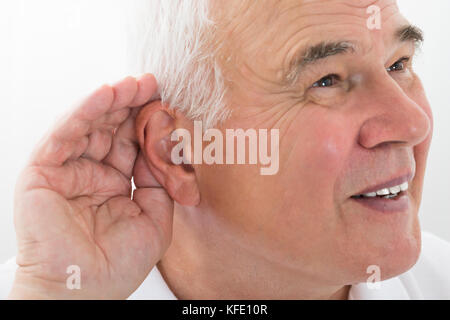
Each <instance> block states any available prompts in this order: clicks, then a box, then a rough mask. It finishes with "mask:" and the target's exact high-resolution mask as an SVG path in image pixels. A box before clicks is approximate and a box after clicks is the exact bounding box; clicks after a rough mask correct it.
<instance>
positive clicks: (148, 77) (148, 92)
mask: <svg viewBox="0 0 450 320" xmlns="http://www.w3.org/2000/svg"><path fill="white" fill-rule="evenodd" d="M157 88H158V84H157V83H156V79H155V76H153V75H152V74H149V73H147V74H144V75H143V76H142V77H141V78H140V79H139V80H138V91H137V93H136V95H135V97H134V99H133V101H132V102H131V103H130V106H132V107H135V106H142V105H144V104H145V103H147V102H148V101H149V100H151V99H152V98H154V97H155V96H156V94H157Z"/></svg>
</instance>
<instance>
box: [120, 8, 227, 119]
mask: <svg viewBox="0 0 450 320" xmlns="http://www.w3.org/2000/svg"><path fill="white" fill-rule="evenodd" d="M127 3H128V4H129V2H128V1H127ZM134 3H135V4H137V6H135V7H134V8H132V10H134V13H133V19H132V20H131V21H130V23H131V24H132V27H133V29H134V31H136V33H135V34H134V35H135V37H134V38H132V43H133V44H134V45H133V47H132V50H131V57H130V58H131V59H132V63H133V65H134V69H135V70H136V71H137V72H138V73H141V74H142V73H152V74H154V75H155V77H156V80H157V82H158V86H159V91H158V93H159V96H160V97H161V100H162V102H163V103H168V104H169V105H170V107H171V108H177V109H178V110H180V111H181V112H182V113H183V114H184V115H185V116H186V117H188V118H189V119H192V120H194V119H199V120H202V121H203V127H204V128H209V127H211V126H213V125H215V124H216V123H217V122H220V121H222V120H224V119H225V118H226V117H227V116H228V115H229V111H227V110H226V108H225V102H224V100H225V98H224V97H225V92H226V87H225V82H224V78H223V74H222V72H221V69H220V67H219V64H218V60H217V59H216V56H217V55H216V51H217V49H218V48H217V46H215V45H214V44H213V35H214V31H215V23H214V22H213V21H212V20H210V18H209V4H210V1H209V0H139V1H134Z"/></svg>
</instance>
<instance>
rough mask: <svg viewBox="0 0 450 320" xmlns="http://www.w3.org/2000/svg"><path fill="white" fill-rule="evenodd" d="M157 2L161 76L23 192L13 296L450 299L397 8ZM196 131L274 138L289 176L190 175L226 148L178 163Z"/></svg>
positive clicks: (101, 107) (444, 247)
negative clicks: (424, 200) (431, 224)
mask: <svg viewBox="0 0 450 320" xmlns="http://www.w3.org/2000/svg"><path fill="white" fill-rule="evenodd" d="M147 5H148V6H149V7H148V8H147V10H141V12H143V13H144V14H145V15H146V19H145V23H144V24H143V25H142V26H141V30H142V33H141V37H138V39H139V50H140V52H141V54H139V55H137V56H136V60H137V61H138V62H140V63H141V68H142V70H143V72H144V73H145V75H144V76H142V77H141V78H139V79H134V78H131V77H129V78H126V79H124V80H122V81H120V82H119V83H117V84H115V85H113V86H108V85H105V86H103V87H101V88H100V89H98V90H96V91H95V92H94V93H93V94H92V95H90V96H89V97H88V98H86V99H85V100H84V102H82V103H81V104H80V106H79V107H77V108H76V109H75V110H74V111H73V112H72V113H71V114H69V115H68V116H67V117H66V118H64V119H63V120H61V122H60V123H58V124H57V125H56V127H55V128H54V129H53V130H52V131H50V133H49V134H48V135H47V136H46V137H45V138H44V139H43V140H42V143H41V144H40V145H39V146H38V147H37V148H36V150H35V152H34V153H33V155H32V157H31V159H30V161H29V165H28V166H27V167H26V168H25V170H24V171H23V174H22V175H21V176H20V178H19V180H18V184H17V187H16V197H15V226H16V233H17V242H18V254H17V257H16V258H15V260H12V261H10V262H8V263H7V264H5V265H4V266H3V267H2V268H3V271H2V272H1V273H0V274H1V278H0V279H2V287H3V288H8V293H5V294H8V296H9V298H12V299H27V298H38V299H40V298H43V299H47V298H48V299H52V298H62V299H66V298H67V299H71V298H88V299H96V298H114V299H116V298H119V299H121V298H128V297H130V296H131V298H144V299H145V298H159V299H165V298H179V299H369V298H381V299H388V298H405V299H420V298H450V276H449V275H447V274H445V273H442V274H439V272H438V270H450V245H449V244H448V243H446V242H444V241H442V240H440V239H438V238H436V237H434V236H432V235H430V234H426V233H424V234H423V235H422V233H421V229H420V225H419V220H418V210H419V206H420V201H421V195H422V185H423V179H424V172H425V166H426V158H427V153H428V149H429V145H430V140H431V135H432V115H431V110H430V106H429V104H428V101H427V99H426V97H425V92H424V90H423V87H422V85H421V82H420V80H419V78H418V77H417V75H416V74H415V73H414V71H413V68H412V64H413V57H414V52H415V48H416V47H417V44H418V43H420V42H421V41H422V33H421V32H420V30H419V29H418V28H416V27H414V26H412V25H410V24H409V23H408V21H406V20H405V18H403V17H402V15H401V14H400V12H399V10H398V7H397V5H396V2H395V1H394V0H378V1H374V0H361V1H355V0H328V1H325V0H278V1H277V0H261V1H255V0H248V1H242V0H239V1H200V0H199V1H185V0H183V1H175V0H174V1H165V0H161V1H153V2H151V1H148V2H147ZM139 58H141V60H139ZM149 73H151V74H149ZM196 120H201V121H202V125H203V131H205V135H206V132H208V130H206V129H215V130H216V131H215V132H216V133H217V132H221V133H223V136H226V131H227V130H229V129H242V130H243V131H244V132H248V131H247V130H255V132H257V133H260V132H265V131H261V130H264V129H266V130H269V131H271V130H277V131H276V132H277V134H278V135H273V136H270V139H269V134H267V135H266V138H267V139H269V140H272V141H271V142H274V141H275V140H276V138H277V137H279V139H278V140H277V141H275V143H273V144H270V143H269V145H272V146H275V148H269V151H270V152H271V153H272V154H271V155H272V156H274V153H277V155H276V159H278V166H277V167H278V169H277V170H276V171H274V172H272V173H271V174H261V168H262V167H264V166H265V165H264V164H263V163H262V161H258V162H257V163H250V161H245V163H243V164H238V163H234V164H231V163H229V162H224V161H220V159H219V158H218V157H217V158H214V159H215V160H217V161H209V163H206V161H189V159H190V160H192V159H194V160H195V154H194V153H195V150H197V148H201V149H202V150H203V149H205V148H207V147H208V145H209V144H212V143H215V142H216V140H217V139H218V138H217V137H219V136H218V135H216V136H215V139H211V137H210V139H209V142H208V141H203V140H205V139H202V140H201V141H200V142H199V141H198V139H195V138H194V140H196V143H200V145H199V146H197V147H195V146H192V148H190V143H192V144H194V141H193V140H192V141H189V140H186V137H185V139H183V141H185V142H186V141H188V142H189V143H188V144H186V143H185V144H184V145H183V146H182V148H181V153H180V156H182V158H183V159H184V160H186V159H187V161H183V162H181V163H180V162H175V161H174V152H173V151H174V149H175V148H178V147H179V146H178V141H177V139H176V137H175V139H174V136H173V133H174V132H177V131H178V132H180V130H184V131H183V132H184V133H186V132H187V133H190V134H191V136H192V137H194V136H195V134H196V132H195V130H196V122H195V121H196ZM269 131H267V132H269ZM247 138H248V141H249V145H248V149H251V148H252V147H254V146H251V144H252V141H251V139H250V138H249V137H247ZM259 138H261V137H259ZM263 138H264V137H263ZM180 140H181V139H180ZM206 140H208V139H206ZM212 140H214V142H212ZM253 143H254V141H253ZM187 146H189V148H188V147H187ZM259 148H261V146H259ZM231 150H233V151H237V150H238V149H237V148H234V147H232V148H230V149H228V148H226V149H225V146H224V145H223V144H217V145H216V148H215V152H214V153H211V154H212V155H213V156H214V157H215V156H217V153H220V152H224V153H228V152H231ZM178 151H180V149H177V152H178ZM175 153H176V152H175ZM227 156H228V155H227ZM234 156H238V155H234V154H233V157H234ZM249 157H250V154H249ZM246 158H247V157H246V156H245V159H246ZM218 159H219V160H218ZM272 159H275V158H272ZM132 179H134V184H135V186H136V189H135V190H134V192H133V193H132ZM421 248H422V250H421ZM14 275H15V276H14ZM77 277H78V278H77ZM377 281H381V282H377ZM366 282H368V283H366Z"/></svg>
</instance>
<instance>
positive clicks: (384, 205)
mask: <svg viewBox="0 0 450 320" xmlns="http://www.w3.org/2000/svg"><path fill="white" fill-rule="evenodd" d="M352 201H355V202H357V203H359V204H360V205H362V206H364V207H366V208H369V209H371V210H374V211H377V212H382V213H394V212H406V211H407V210H408V209H409V208H410V198H409V193H408V191H402V192H400V193H399V195H398V196H397V197H396V198H394V199H385V198H380V197H374V198H358V199H355V198H352Z"/></svg>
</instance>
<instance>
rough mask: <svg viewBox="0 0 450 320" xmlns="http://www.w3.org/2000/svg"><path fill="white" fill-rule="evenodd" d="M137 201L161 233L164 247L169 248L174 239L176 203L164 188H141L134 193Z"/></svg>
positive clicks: (134, 198)
mask: <svg viewBox="0 0 450 320" xmlns="http://www.w3.org/2000/svg"><path fill="white" fill-rule="evenodd" d="M133 201H135V202H136V203H137V204H138V205H139V207H140V208H141V209H142V212H143V214H144V215H146V216H147V217H148V218H149V219H151V221H153V223H154V224H155V226H156V227H157V229H158V230H159V231H160V237H159V239H160V240H162V242H161V243H162V247H163V248H167V247H168V246H169V244H170V241H171V239H172V226H173V209H174V203H173V200H172V199H170V197H169V195H168V194H167V192H166V190H164V189H163V188H139V189H136V190H135V191H134V194H133Z"/></svg>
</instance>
